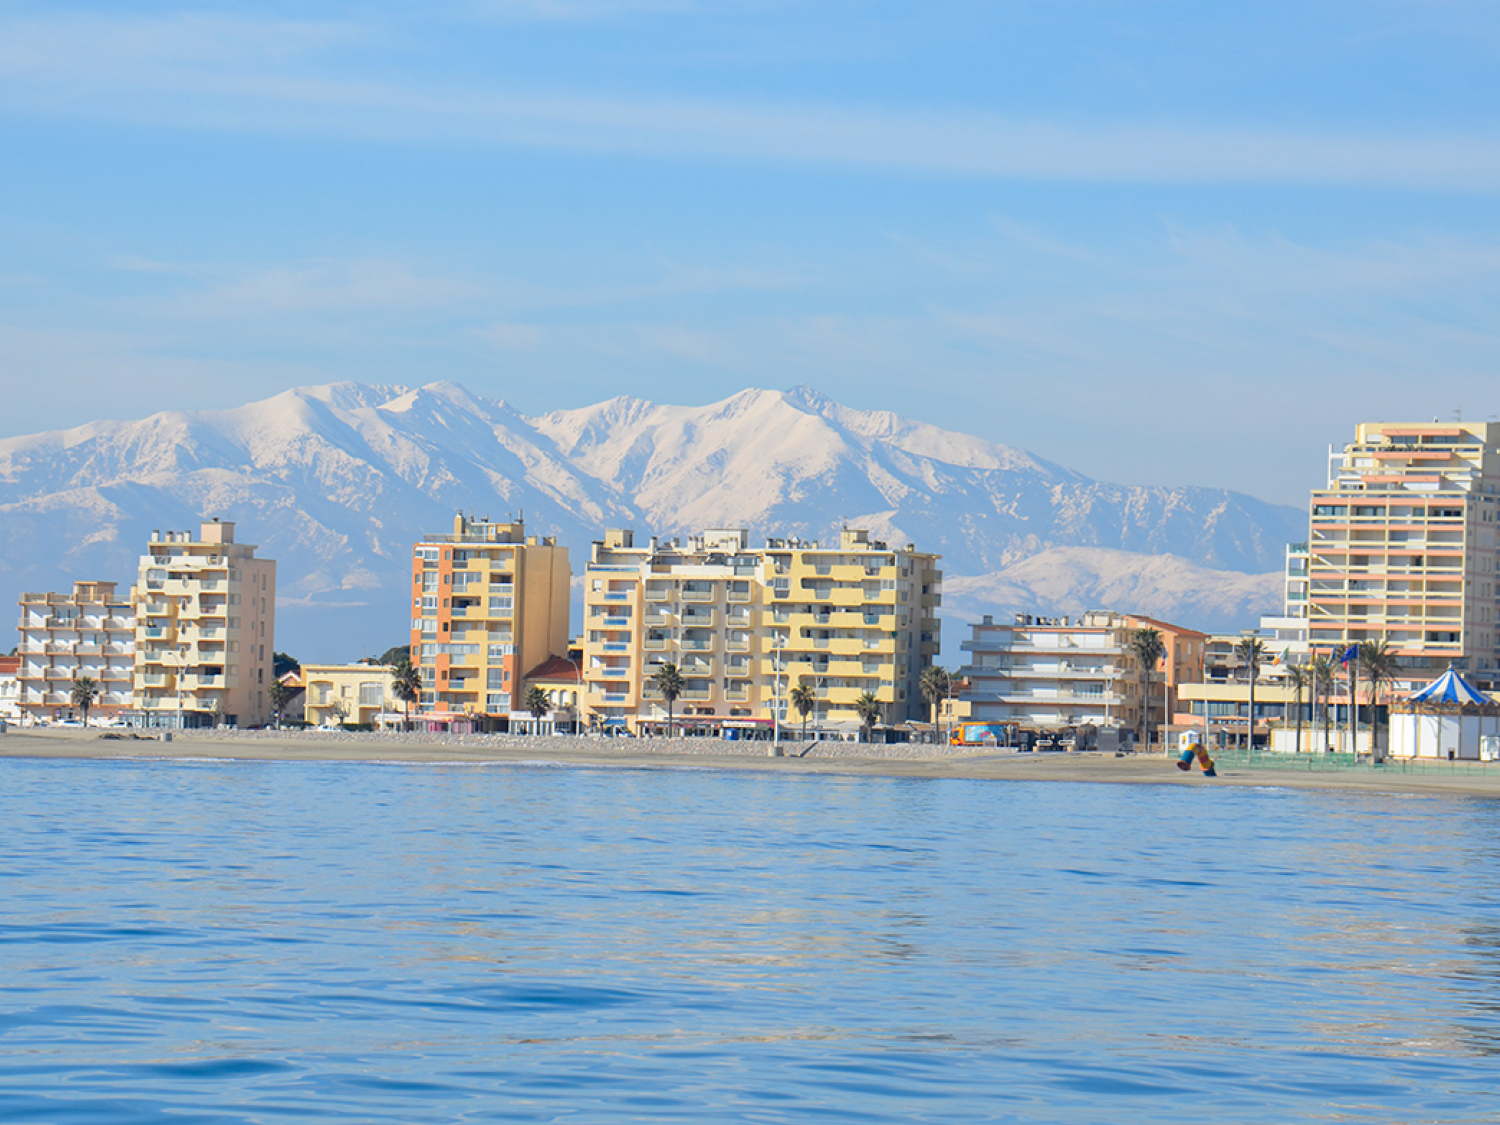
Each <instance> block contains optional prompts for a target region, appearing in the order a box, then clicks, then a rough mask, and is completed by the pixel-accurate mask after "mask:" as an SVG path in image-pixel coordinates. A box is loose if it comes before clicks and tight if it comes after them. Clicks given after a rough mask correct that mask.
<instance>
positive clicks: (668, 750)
mask: <svg viewBox="0 0 1500 1125" xmlns="http://www.w3.org/2000/svg"><path fill="white" fill-rule="evenodd" d="M769 746H770V744H769V743H766V742H726V741H721V740H718V739H700V738H670V739H668V738H659V739H648V738H629V739H625V738H621V739H614V738H599V737H590V736H582V737H574V736H569V735H558V736H528V735H481V734H474V735H457V734H418V733H412V734H400V733H367V732H352V731H350V732H345V731H299V732H291V731H188V732H174V735H173V738H172V741H170V742H165V741H161V740H160V739H157V738H154V737H132V736H131V735H130V734H129V733H128V732H119V731H109V732H105V731H96V730H78V729H68V730H62V729H56V728H44V729H41V730H17V729H15V728H11V730H10V731H9V733H7V734H5V735H0V759H3V758H54V759H65V758H89V759H163V758H166V759H179V760H194V759H197V760H203V759H211V760H225V761H328V762H409V763H427V764H440V763H442V764H470V765H483V764H486V763H511V764H515V763H535V764H548V765H557V766H577V767H584V768H586V767H614V768H641V769H650V768H672V767H688V766H690V767H695V768H720V769H734V770H756V771H766V770H769V771H777V772H783V773H803V774H843V775H851V776H868V777H892V778H959V779H967V780H975V781H1073V782H1087V783H1110V784H1130V785H1179V786H1183V785H1185V786H1189V787H1194V788H1205V787H1218V788H1226V787H1228V788H1233V787H1237V786H1252V787H1265V786H1278V787H1284V788H1290V789H1337V790H1348V791H1354V792H1390V793H1421V794H1443V795H1448V796H1473V797H1500V764H1495V765H1493V766H1490V765H1486V766H1480V765H1477V764H1473V763H1464V764H1462V765H1460V766H1459V767H1458V768H1455V769H1445V768H1443V766H1442V764H1440V763H1431V764H1424V765H1423V766H1422V767H1419V768H1415V769H1412V770H1410V771H1405V772H1404V771H1402V770H1401V769H1400V768H1399V767H1398V768H1386V769H1379V770H1377V769H1372V768H1369V767H1368V766H1366V767H1364V768H1359V769H1340V770H1323V769H1313V768H1310V767H1311V766H1312V765H1314V764H1316V763H1312V762H1309V761H1306V760H1298V759H1289V760H1288V762H1287V766H1286V768H1285V769H1278V768H1274V766H1272V767H1267V766H1266V765H1265V764H1264V763H1260V764H1258V765H1257V766H1256V767H1255V768H1248V767H1244V766H1236V764H1235V763H1234V761H1233V760H1232V758H1230V757H1229V756H1226V758H1225V760H1223V761H1222V762H1221V765H1220V771H1219V776H1218V777H1216V778H1206V777H1204V776H1203V775H1202V774H1201V773H1199V772H1198V771H1197V770H1196V769H1195V770H1194V771H1193V772H1191V773H1184V772H1182V771H1181V770H1179V769H1178V768H1177V766H1176V762H1175V759H1172V758H1166V757H1162V756H1161V755H1156V754H1151V755H1147V754H1128V755H1125V756H1123V757H1118V758H1117V757H1115V756H1114V755H1113V754H1094V753H1084V754H1061V753H1059V754H1017V753H1009V752H1003V751H1002V752H998V753H997V752H993V751H990V752H975V751H974V750H973V749H972V748H949V747H945V746H934V745H923V744H900V745H891V746H882V745H865V744H860V743H852V742H822V743H800V742H784V743H783V744H782V749H783V756H781V757H771V756H769V754H768V749H769Z"/></svg>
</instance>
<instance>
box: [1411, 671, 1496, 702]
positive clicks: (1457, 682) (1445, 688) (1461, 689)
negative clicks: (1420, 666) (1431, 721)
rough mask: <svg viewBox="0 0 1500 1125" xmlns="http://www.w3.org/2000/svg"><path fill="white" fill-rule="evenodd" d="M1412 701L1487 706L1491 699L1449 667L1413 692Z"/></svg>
mask: <svg viewBox="0 0 1500 1125" xmlns="http://www.w3.org/2000/svg"><path fill="white" fill-rule="evenodd" d="M1410 702H1412V703H1451V704H1457V705H1458V706H1460V707H1463V706H1470V707H1489V706H1492V705H1493V702H1494V701H1493V700H1491V699H1490V697H1489V696H1487V695H1485V694H1484V692H1482V691H1480V690H1479V689H1478V688H1476V687H1475V686H1474V685H1473V684H1471V683H1469V681H1468V680H1466V679H1464V678H1463V677H1462V676H1460V675H1459V674H1458V673H1457V672H1455V671H1454V670H1453V669H1452V668H1449V669H1448V670H1447V671H1446V672H1444V673H1443V674H1442V675H1441V676H1439V677H1438V678H1437V679H1435V680H1433V681H1432V683H1430V684H1428V685H1427V686H1426V687H1424V688H1423V689H1422V690H1421V691H1417V692H1413V693H1412V696H1411V700H1410Z"/></svg>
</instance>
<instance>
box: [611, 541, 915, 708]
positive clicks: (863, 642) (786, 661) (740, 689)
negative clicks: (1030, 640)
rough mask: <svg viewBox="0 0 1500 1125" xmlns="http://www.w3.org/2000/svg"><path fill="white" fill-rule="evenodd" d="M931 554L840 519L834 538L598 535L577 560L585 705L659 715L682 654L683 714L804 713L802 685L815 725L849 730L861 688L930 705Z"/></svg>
mask: <svg viewBox="0 0 1500 1125" xmlns="http://www.w3.org/2000/svg"><path fill="white" fill-rule="evenodd" d="M937 561H938V556H936V555H932V554H926V553H923V552H920V551H917V550H916V549H915V548H914V547H913V546H911V545H908V546H907V547H905V548H892V547H889V546H888V545H886V544H885V543H882V542H879V541H878V540H873V539H871V538H870V537H869V535H868V534H867V533H866V532H865V531H862V530H852V529H846V530H845V531H843V532H842V534H841V535H840V538H839V542H838V544H837V546H832V545H830V546H828V547H824V546H821V545H820V544H819V543H817V542H814V541H805V540H798V539H769V540H767V542H766V545H765V546H764V547H759V548H752V547H751V546H750V545H749V535H748V533H747V532H745V531H743V530H739V529H730V530H711V531H705V532H703V533H702V534H700V535H696V536H693V537H691V538H690V539H689V540H688V541H687V542H686V543H683V542H681V541H678V540H672V541H670V542H668V541H662V540H657V539H652V540H650V541H649V542H648V543H646V544H643V545H642V546H639V547H638V546H636V545H635V542H634V535H633V533H632V532H630V531H626V530H612V531H609V532H608V533H607V534H606V536H605V538H604V540H603V541H602V542H596V543H595V544H594V546H593V551H592V556H591V558H590V561H589V564H588V567H587V569H586V570H585V572H584V579H585V588H584V643H583V650H584V678H585V694H584V706H585V708H586V710H587V712H588V715H587V721H588V722H589V724H590V725H594V726H622V727H628V728H630V729H631V730H641V729H659V728H661V727H662V726H663V725H664V724H665V722H666V719H667V711H668V708H667V705H666V701H665V700H664V699H663V698H662V696H661V693H660V692H659V691H657V689H656V687H655V685H654V677H655V676H656V674H657V672H658V671H659V669H660V668H661V667H662V666H664V665H666V664H675V665H676V666H677V668H678V670H679V672H680V673H681V675H682V677H683V680H684V690H683V692H682V694H681V696H680V697H679V698H678V700H677V702H676V705H675V708H674V710H675V715H676V717H677V718H678V719H679V720H680V721H681V722H682V724H683V725H684V726H686V727H687V728H690V729H692V728H696V729H700V730H704V731H710V732H719V731H724V730H735V729H740V730H746V731H749V730H761V731H767V732H769V731H772V730H773V729H774V728H775V727H776V726H777V725H778V724H789V725H794V726H797V727H800V726H801V725H802V718H803V716H802V715H801V713H800V712H798V711H797V710H796V709H795V708H793V707H792V706H791V704H790V695H791V692H792V690H793V688H795V687H797V686H798V685H806V686H807V687H808V688H809V689H810V690H811V692H812V693H813V697H814V699H815V701H816V702H815V704H814V706H813V707H812V710H811V712H810V713H809V714H808V716H807V719H808V725H809V727H810V729H814V730H818V731H820V732H822V733H824V734H828V733H840V734H852V733H853V732H854V731H856V730H857V729H858V727H859V717H858V712H857V711H856V710H855V701H856V700H857V699H859V698H860V696H861V695H863V694H864V693H866V692H868V693H870V694H871V695H873V696H874V697H875V698H876V700H877V701H878V702H879V704H880V706H881V712H882V721H883V722H885V723H899V722H903V721H906V720H910V719H917V720H921V719H923V718H924V717H925V713H926V703H925V702H924V700H923V699H922V695H921V690H920V687H919V680H920V676H921V672H922V668H923V667H925V666H926V665H927V664H929V663H931V661H932V659H933V656H934V655H935V654H936V652H937V649H938V642H939V633H938V630H939V628H940V626H939V623H938V618H937V606H938V604H939V602H940V600H941V593H942V591H941V582H942V572H941V571H939V570H938V569H937Z"/></svg>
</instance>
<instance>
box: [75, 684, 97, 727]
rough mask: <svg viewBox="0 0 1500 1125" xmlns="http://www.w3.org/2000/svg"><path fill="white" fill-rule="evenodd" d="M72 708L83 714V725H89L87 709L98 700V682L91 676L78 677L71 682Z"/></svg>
mask: <svg viewBox="0 0 1500 1125" xmlns="http://www.w3.org/2000/svg"><path fill="white" fill-rule="evenodd" d="M71 698H72V700H73V706H74V707H77V708H78V709H79V710H80V711H82V712H83V725H84V726H88V725H89V708H90V707H92V706H93V705H94V700H96V699H98V698H99V682H98V681H97V680H95V679H94V677H93V676H79V677H78V678H77V679H76V680H74V681H73V691H72V695H71Z"/></svg>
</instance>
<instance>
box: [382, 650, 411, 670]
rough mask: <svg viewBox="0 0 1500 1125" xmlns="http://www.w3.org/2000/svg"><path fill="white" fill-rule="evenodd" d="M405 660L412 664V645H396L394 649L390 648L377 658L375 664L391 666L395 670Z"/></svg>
mask: <svg viewBox="0 0 1500 1125" xmlns="http://www.w3.org/2000/svg"><path fill="white" fill-rule="evenodd" d="M403 660H405V661H408V662H410V660H411V645H396V646H394V647H393V648H388V649H386V650H385V651H384V652H382V653H381V654H380V655H379V656H378V657H377V658H376V660H375V663H377V664H389V665H390V666H391V667H393V668H394V667H395V666H396V665H397V664H400V663H401V662H402V661H403Z"/></svg>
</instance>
